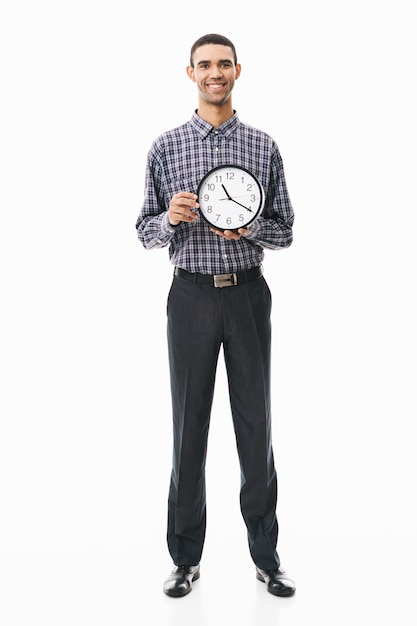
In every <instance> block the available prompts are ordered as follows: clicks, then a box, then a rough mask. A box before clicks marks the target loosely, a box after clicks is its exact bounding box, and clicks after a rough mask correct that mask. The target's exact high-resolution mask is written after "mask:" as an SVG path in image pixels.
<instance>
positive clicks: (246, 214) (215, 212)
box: [197, 165, 265, 230]
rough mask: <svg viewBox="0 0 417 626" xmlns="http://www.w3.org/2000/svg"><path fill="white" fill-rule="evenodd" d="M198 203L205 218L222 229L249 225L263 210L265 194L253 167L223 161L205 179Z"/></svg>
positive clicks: (198, 193) (199, 188) (200, 186)
mask: <svg viewBox="0 0 417 626" xmlns="http://www.w3.org/2000/svg"><path fill="white" fill-rule="evenodd" d="M197 195H198V203H199V205H200V213H201V215H202V216H203V218H204V219H205V220H206V221H207V222H208V223H209V224H210V225H211V226H214V227H215V228H217V229H218V230H237V229H238V228H246V227H247V226H249V224H251V223H252V222H253V221H254V220H255V219H256V218H257V217H258V216H259V215H260V213H261V211H262V209H263V206H264V202H265V194H264V190H263V188H262V185H261V184H260V182H259V181H258V179H257V178H256V176H255V175H254V174H252V173H251V172H250V171H249V170H247V169H245V168H243V167H240V166H238V165H219V166H218V167H215V168H213V169H212V170H210V171H209V172H208V173H207V174H206V175H205V176H204V177H203V178H202V180H201V182H200V184H199V186H198V190H197Z"/></svg>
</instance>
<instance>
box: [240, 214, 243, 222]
mask: <svg viewBox="0 0 417 626" xmlns="http://www.w3.org/2000/svg"><path fill="white" fill-rule="evenodd" d="M243 220H244V217H243V215H242V213H241V214H240V215H239V222H243Z"/></svg>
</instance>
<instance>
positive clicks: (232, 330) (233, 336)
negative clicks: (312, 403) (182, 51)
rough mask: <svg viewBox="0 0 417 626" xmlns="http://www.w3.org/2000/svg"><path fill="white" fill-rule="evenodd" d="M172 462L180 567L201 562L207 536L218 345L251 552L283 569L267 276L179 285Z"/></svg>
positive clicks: (173, 307)
mask: <svg viewBox="0 0 417 626" xmlns="http://www.w3.org/2000/svg"><path fill="white" fill-rule="evenodd" d="M167 312H168V328H167V332H168V351H169V364H170V376H171V392H172V409H173V461H172V473H171V482H170V488H169V497H168V529H167V540H168V548H169V552H170V554H171V557H172V559H173V561H174V563H175V564H176V565H196V564H197V563H199V562H200V559H201V555H202V551H203V545H204V539H205V531H206V489H205V463H206V452H207V438H208V431H209V422H210V413H211V406H212V400H213V392H214V384H215V375H216V368H217V361H218V355H219V351H220V347H221V345H223V353H224V358H225V365H226V371H227V377H228V385H229V395H230V406H231V411H232V416H233V425H234V430H235V434H236V442H237V450H238V455H239V461H240V468H241V491H240V504H241V511H242V515H243V519H244V521H245V524H246V527H247V532H248V542H249V550H250V553H251V556H252V559H253V561H254V563H255V564H256V565H258V566H259V567H261V568H262V569H274V568H276V567H278V566H279V564H280V563H279V557H278V554H277V551H276V545H277V538H278V522H277V516H276V503H277V476H276V471H275V466H274V457H273V450H272V443H271V406H270V348H271V324H270V314H271V294H270V291H269V288H268V285H267V283H266V281H265V279H264V278H263V277H261V278H258V279H257V280H254V281H252V282H248V283H242V284H240V285H236V286H231V287H224V288H216V287H212V286H210V285H206V284H194V283H191V282H188V281H185V280H183V279H181V278H174V279H173V283H172V286H171V289H170V292H169V296H168V307H167Z"/></svg>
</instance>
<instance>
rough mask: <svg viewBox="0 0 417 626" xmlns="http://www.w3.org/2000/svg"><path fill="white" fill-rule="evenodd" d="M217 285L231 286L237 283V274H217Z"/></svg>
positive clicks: (214, 277) (214, 278) (215, 279)
mask: <svg viewBox="0 0 417 626" xmlns="http://www.w3.org/2000/svg"><path fill="white" fill-rule="evenodd" d="M213 280H214V286H215V287H231V286H232V285H237V275H236V273H235V272H234V273H233V274H215V275H214V276H213Z"/></svg>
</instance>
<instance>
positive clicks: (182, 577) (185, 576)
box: [164, 565, 200, 598]
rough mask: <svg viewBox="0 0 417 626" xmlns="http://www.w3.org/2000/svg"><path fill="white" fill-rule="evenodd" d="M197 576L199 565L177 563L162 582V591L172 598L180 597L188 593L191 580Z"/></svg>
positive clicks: (191, 585)
mask: <svg viewBox="0 0 417 626" xmlns="http://www.w3.org/2000/svg"><path fill="white" fill-rule="evenodd" d="M198 578H200V566H199V565H179V566H178V567H176V568H175V569H174V570H172V572H171V575H170V576H169V578H167V579H166V581H165V582H164V593H166V594H167V596H171V597H173V598H182V596H186V595H187V593H190V591H191V589H192V588H193V582H194V581H195V580H197V579H198Z"/></svg>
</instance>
